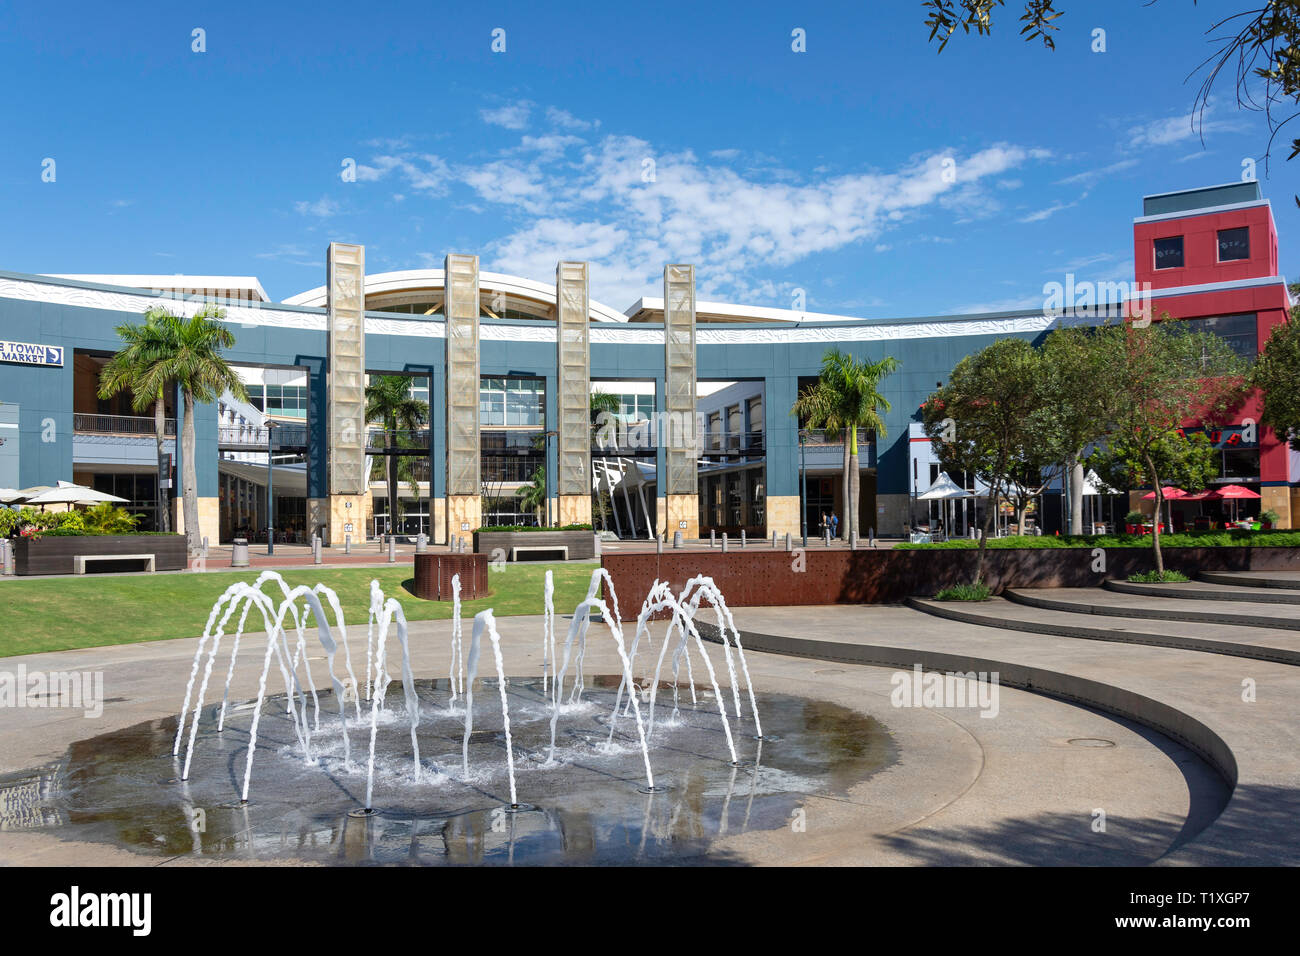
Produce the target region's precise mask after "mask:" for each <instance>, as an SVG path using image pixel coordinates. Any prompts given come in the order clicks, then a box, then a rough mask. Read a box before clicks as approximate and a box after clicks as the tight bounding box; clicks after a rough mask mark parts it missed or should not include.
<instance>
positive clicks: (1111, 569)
mask: <svg viewBox="0 0 1300 956" xmlns="http://www.w3.org/2000/svg"><path fill="white" fill-rule="evenodd" d="M1163 551H1164V558H1165V567H1166V568H1167V569H1170V570H1174V571H1182V572H1183V573H1184V574H1186V575H1187V576H1188V577H1193V578H1194V577H1195V576H1196V573H1197V572H1198V571H1263V570H1270V571H1300V548H1250V547H1240V548H1164V549H1163ZM1105 557H1106V570H1105V571H1104V572H1099V571H1094V570H1093V563H1094V561H1095V559H1094V557H1093V552H1092V550H1091V549H1090V548H1023V549H1019V548H1017V549H1012V548H1006V549H1003V548H998V549H995V550H990V551H988V552H987V558H986V561H985V565H984V580H985V583H986V584H988V586H989V587H990V588H991V589H992V590H993V591H994V592H995V593H996V592H999V591H1002V590H1003V589H1005V588H1057V587H1066V588H1077V587H1096V586H1098V585H1100V584H1101V583H1102V582H1103V581H1104V580H1106V579H1107V578H1119V579H1125V578H1127V577H1128V576H1129V575H1130V574H1136V573H1138V572H1142V571H1150V570H1151V569H1152V568H1153V567H1154V558H1153V557H1152V555H1151V549H1150V548H1107V549H1106V552H1105ZM977 558H978V552H976V551H975V550H974V549H971V550H969V551H967V550H941V549H935V550H926V551H911V550H906V551H895V550H892V549H891V550H880V551H876V550H859V551H840V550H832V551H820V550H808V551H805V552H803V553H802V554H799V553H792V552H787V551H783V550H776V551H774V550H772V549H771V547H770V546H768V547H766V548H763V547H758V548H747V549H745V550H743V551H730V552H728V553H727V554H722V553H720V552H718V551H672V552H668V551H665V552H664V553H663V554H654V553H640V554H609V555H605V556H604V557H603V558H602V559H601V564H602V566H603V567H604V568H605V569H606V570H607V571H608V572H609V574H610V577H611V578H613V580H614V587H615V589H616V590H617V592H618V596H619V601H621V602H624V603H625V604H626V603H627V602H630V601H637V602H640V601H641V600H642V599H643V598H644V597H645V595H646V594H647V593H648V592H649V590H650V585H651V584H652V583H653V582H654V580H655V579H656V578H657V579H659V580H661V581H667V582H668V583H669V585H670V586H671V587H672V589H673V591H674V592H680V591H681V589H682V588H683V587H685V585H686V582H687V581H688V580H689V579H690V578H692V577H694V576H695V575H697V574H707V575H709V576H710V577H712V578H713V579H714V581H715V582H716V583H717V585H718V587H719V588H721V589H722V594H723V596H724V597H725V598H726V599H727V604H728V605H730V606H732V607H763V606H785V605H805V604H813V605H815V604H901V603H902V602H903V601H905V600H906V599H907V598H909V597H930V596H932V595H933V594H934V593H935V592H936V591H939V590H941V589H943V588H946V587H951V586H952V585H954V584H962V583H969V582H970V581H971V579H972V578H973V577H974V575H975V563H976V560H977ZM606 597H608V596H606Z"/></svg>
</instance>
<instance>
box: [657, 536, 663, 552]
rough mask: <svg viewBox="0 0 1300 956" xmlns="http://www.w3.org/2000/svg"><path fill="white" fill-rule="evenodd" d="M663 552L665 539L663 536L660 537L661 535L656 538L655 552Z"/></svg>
mask: <svg viewBox="0 0 1300 956" xmlns="http://www.w3.org/2000/svg"><path fill="white" fill-rule="evenodd" d="M663 553H664V539H663V538H660V537H656V538H655V554H663Z"/></svg>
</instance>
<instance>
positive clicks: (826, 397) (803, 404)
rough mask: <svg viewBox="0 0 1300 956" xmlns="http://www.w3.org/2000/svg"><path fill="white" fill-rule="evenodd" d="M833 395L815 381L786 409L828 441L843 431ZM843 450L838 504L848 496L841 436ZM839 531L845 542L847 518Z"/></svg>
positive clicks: (846, 455)
mask: <svg viewBox="0 0 1300 956" xmlns="http://www.w3.org/2000/svg"><path fill="white" fill-rule="evenodd" d="M835 401H836V396H835V394H834V393H833V391H832V390H831V389H830V387H829V386H828V385H826V383H824V382H822V381H821V380H818V381H817V382H814V383H813V384H812V385H808V386H805V387H804V389H803V391H802V392H800V393H799V397H798V398H796V399H795V402H794V407H792V408H791V409H790V413H791V414H792V415H795V416H797V417H798V418H799V419H800V420H802V421H803V422H804V423H806V425H807V427H809V428H820V429H822V430H823V431H824V432H825V433H826V437H827V438H828V439H831V438H836V437H840V436H841V435H842V434H843V432H844V431H845V429H844V424H843V422H842V421H841V420H840V418H839V414H838V412H837V410H836V406H835ZM841 444H842V445H843V449H844V462H843V464H842V466H841V470H840V501H844V502H847V501H848V500H849V496H850V494H851V493H852V492H851V489H850V483H849V442H848V438H847V436H844V437H843V440H842V442H841ZM840 528H841V529H842V530H843V535H844V538H845V540H847V539H848V536H849V522H848V516H847V515H846V516H845V520H844V521H843V522H841V524H840Z"/></svg>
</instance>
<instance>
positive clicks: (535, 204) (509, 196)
mask: <svg viewBox="0 0 1300 956" xmlns="http://www.w3.org/2000/svg"><path fill="white" fill-rule="evenodd" d="M529 105H530V106H531V104H529ZM547 112H548V117H554V116H558V114H559V113H560V112H562V111H555V112H554V113H553V112H552V111H550V110H548V111H547ZM565 115H567V114H565ZM558 123H559V120H557V125H558ZM568 128H577V127H576V126H574V125H573V124H572V123H570V124H569V126H568ZM719 154H720V155H721V154H726V155H727V156H728V157H729V155H730V154H729V151H719ZM1050 155H1051V154H1050V153H1048V152H1047V151H1046V150H1039V149H1031V148H1027V147H1022V146H1016V145H1011V144H1005V143H1000V144H995V145H992V146H989V147H987V148H985V149H982V150H978V151H975V152H973V153H968V154H964V155H963V154H958V153H955V152H954V151H952V150H940V151H936V152H934V153H932V154H920V155H916V156H913V157H910V158H909V159H907V160H905V161H904V162H902V163H900V164H899V165H898V167H896V168H895V169H893V170H872V171H864V172H853V173H838V174H832V173H822V174H817V173H806V174H800V173H796V172H792V171H790V170H788V169H782V168H780V167H775V166H767V165H764V166H763V167H760V168H754V167H752V166H750V165H747V164H745V165H744V167H743V168H738V167H733V165H731V164H729V163H728V162H727V161H726V160H725V159H722V158H719V156H718V155H714V156H713V157H712V158H709V159H701V158H699V157H697V156H696V155H695V154H694V153H693V152H692V151H690V150H682V151H678V152H664V151H661V150H657V149H655V148H654V147H653V146H652V144H651V143H649V142H647V141H646V140H643V139H639V138H637V137H635V136H627V135H612V134H611V135H604V136H601V137H599V138H598V139H596V140H594V141H592V142H590V143H587V142H584V141H583V140H581V139H579V138H578V137H576V136H572V135H569V134H544V135H539V136H531V135H524V136H522V137H521V141H520V143H519V144H517V145H515V146H512V147H505V148H501V149H499V150H498V151H497V153H496V155H495V156H494V157H491V156H490V157H489V158H488V159H487V160H486V161H485V162H483V163H480V164H477V165H471V164H467V163H455V162H450V161H447V160H443V159H441V158H439V157H436V156H429V155H423V156H416V155H414V154H407V153H392V154H386V155H383V156H379V157H376V158H373V159H371V160H370V161H369V162H368V163H367V164H365V165H359V166H358V167H357V172H358V180H360V181H364V182H370V181H376V180H380V179H385V178H387V177H400V178H402V179H404V180H405V183H406V186H407V187H408V189H409V191H421V192H424V193H427V194H431V195H443V194H447V193H452V194H453V195H454V196H455V199H456V201H457V202H458V203H460V204H461V207H462V208H466V207H468V208H471V209H472V208H474V207H476V206H478V205H483V206H485V208H484V209H483V210H482V214H483V215H487V216H494V217H498V218H501V219H504V221H505V224H506V228H505V229H504V230H499V231H498V234H499V235H501V238H500V239H498V240H496V241H495V242H491V243H489V244H488V245H487V246H486V248H485V249H484V250H483V257H484V263H485V265H484V267H485V268H489V269H492V270H497V271H506V272H513V273H517V274H521V275H527V276H547V275H550V274H552V273H553V271H554V268H555V262H556V260H557V259H560V258H568V257H573V258H582V259H587V260H590V261H591V262H592V263H593V265H595V266H596V267H597V268H594V269H593V272H592V279H593V294H594V295H595V296H596V297H597V298H600V299H604V300H605V301H609V302H615V303H621V302H627V301H632V300H634V299H635V298H637V297H638V296H640V295H643V294H654V291H655V290H657V289H658V288H660V286H661V277H662V273H663V266H664V263H666V262H673V261H693V262H695V263H697V265H698V269H697V281H698V283H699V287H700V294H701V295H702V296H704V295H709V296H716V297H719V298H735V297H737V296H738V295H739V294H740V293H741V291H742V290H755V291H760V292H761V290H762V289H763V288H765V286H764V283H765V282H766V281H768V279H769V278H770V276H771V273H772V272H773V271H774V270H779V269H783V268H788V267H790V266H791V265H793V264H795V263H798V262H801V261H804V260H807V259H808V258H809V257H811V256H814V255H817V254H819V253H826V252H830V251H834V250H839V249H843V248H845V247H846V246H850V245H853V244H855V243H861V244H863V245H864V251H865V253H866V254H867V255H870V254H871V253H870V250H871V249H872V248H873V247H875V246H877V245H879V246H888V245H890V239H889V238H888V237H887V236H886V235H885V234H886V233H888V232H891V231H894V230H896V229H897V228H898V227H899V226H900V225H901V224H904V223H906V222H908V221H910V220H913V219H916V218H919V217H922V216H926V215H929V214H933V213H936V212H938V213H947V214H948V216H949V218H948V221H949V222H951V220H952V218H953V216H954V215H956V216H960V217H963V218H965V219H973V218H983V217H987V216H990V215H993V214H994V213H996V212H997V211H999V210H1000V208H1001V206H1000V205H999V203H998V202H997V201H996V200H994V199H993V198H992V195H991V194H992V193H993V192H995V191H997V184H998V182H999V181H1003V182H1005V181H1006V179H1007V174H1008V173H1010V172H1013V171H1014V170H1016V169H1018V168H1021V167H1024V166H1025V165H1026V164H1028V163H1030V162H1032V161H1035V160H1041V159H1045V158H1048V157H1050ZM945 158H951V159H953V160H954V161H955V166H954V165H951V164H945V163H944V159H945ZM649 169H653V172H654V175H653V177H649V176H648V175H646V173H647V171H648V170H649ZM643 176H644V177H645V179H652V181H649V182H647V181H645V179H643ZM466 190H468V192H467V191H466ZM512 223H513V224H514V228H511V224H512ZM773 288H774V289H775V288H776V287H773ZM776 291H777V292H778V294H779V289H777V290H776Z"/></svg>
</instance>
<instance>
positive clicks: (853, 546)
mask: <svg viewBox="0 0 1300 956" xmlns="http://www.w3.org/2000/svg"><path fill="white" fill-rule="evenodd" d="M849 550H850V551H856V550H858V533H857V532H856V531H850V532H849Z"/></svg>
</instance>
